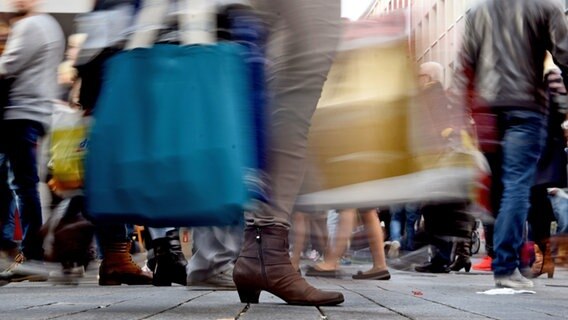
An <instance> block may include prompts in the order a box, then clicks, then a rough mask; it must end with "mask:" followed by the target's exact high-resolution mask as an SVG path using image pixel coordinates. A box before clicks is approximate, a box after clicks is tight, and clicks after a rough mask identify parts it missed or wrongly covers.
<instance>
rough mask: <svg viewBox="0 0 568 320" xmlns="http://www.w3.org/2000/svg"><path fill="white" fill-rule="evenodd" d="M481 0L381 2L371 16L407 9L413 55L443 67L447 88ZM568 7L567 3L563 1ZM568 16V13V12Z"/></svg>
mask: <svg viewBox="0 0 568 320" xmlns="http://www.w3.org/2000/svg"><path fill="white" fill-rule="evenodd" d="M478 1H479V0H379V1H377V3H375V6H374V8H372V10H371V11H370V12H369V14H370V15H381V14H387V13H389V12H392V11H395V10H406V11H408V14H409V15H410V30H411V39H410V46H411V51H412V54H413V56H414V58H415V60H416V62H417V63H418V64H420V63H423V62H428V61H435V62H439V63H441V64H442V65H443V66H444V74H445V81H444V83H445V85H446V86H448V85H449V84H450V80H451V75H452V71H453V69H454V66H455V60H456V56H457V51H458V49H459V44H460V42H461V37H462V31H463V24H464V17H465V14H466V13H467V11H468V10H469V9H470V8H471V7H472V6H473V5H474V4H475V3H476V2H478ZM562 2H563V3H564V5H565V7H566V8H568V0H562ZM567 13H568V12H567Z"/></svg>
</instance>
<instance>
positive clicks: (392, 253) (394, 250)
mask: <svg viewBox="0 0 568 320" xmlns="http://www.w3.org/2000/svg"><path fill="white" fill-rule="evenodd" d="M399 255H400V242H398V241H396V240H395V241H392V242H391V244H390V247H389V251H388V253H387V257H388V258H389V259H396V258H398V256H399Z"/></svg>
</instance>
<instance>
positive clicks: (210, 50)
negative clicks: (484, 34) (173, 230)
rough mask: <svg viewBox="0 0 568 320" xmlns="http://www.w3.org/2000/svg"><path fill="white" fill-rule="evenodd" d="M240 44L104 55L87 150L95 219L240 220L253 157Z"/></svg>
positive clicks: (212, 222) (192, 222) (88, 186)
mask: <svg viewBox="0 0 568 320" xmlns="http://www.w3.org/2000/svg"><path fill="white" fill-rule="evenodd" d="M245 52H246V51H245V49H244V48H243V47H242V46H240V45H238V44H233V43H220V44H216V45H208V46H176V45H167V44H166V45H155V46H154V47H153V48H150V49H135V50H132V51H127V52H122V53H119V54H117V55H116V56H115V57H113V58H111V59H110V60H109V62H108V64H107V70H106V75H105V79H104V83H103V90H102V92H101V96H100V99H99V102H98V104H97V107H96V110H95V114H94V117H95V122H94V125H93V127H92V132H91V134H90V142H89V143H90V145H89V152H88V155H87V158H86V181H85V183H86V194H87V201H88V203H87V204H88V209H89V213H90V215H91V216H92V217H93V218H94V219H97V220H104V221H112V222H121V223H134V224H141V225H147V226H155V227H161V226H206V225H230V224H237V223H240V222H242V217H243V207H244V206H245V204H246V203H247V200H248V191H247V188H246V186H245V183H244V175H245V171H246V168H247V167H251V166H253V165H254V163H255V160H254V158H255V157H256V152H255V144H254V143H253V142H254V137H253V131H254V130H252V129H251V126H252V124H251V119H252V118H253V117H252V115H251V106H250V102H251V99H252V98H251V90H250V88H251V84H250V75H249V69H248V67H247V66H246V64H245V62H244V54H245Z"/></svg>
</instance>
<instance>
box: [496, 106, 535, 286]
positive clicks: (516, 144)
mask: <svg viewBox="0 0 568 320" xmlns="http://www.w3.org/2000/svg"><path fill="white" fill-rule="evenodd" d="M502 116H503V119H502V124H503V127H504V128H505V130H504V136H503V139H502V147H503V164H502V170H503V172H502V181H503V197H502V199H501V208H500V210H499V215H498V217H497V220H496V222H495V233H494V250H495V258H494V259H493V272H494V275H495V279H496V284H497V285H508V284H503V283H501V282H502V281H501V279H502V278H505V277H509V276H511V275H513V273H515V275H516V273H517V272H518V271H517V269H518V267H519V263H520V257H519V254H520V250H521V247H522V245H523V228H524V224H525V222H526V221H527V215H528V210H529V196H530V188H531V186H532V184H533V183H534V177H535V172H536V165H537V161H538V158H539V156H540V152H541V150H542V145H543V140H544V139H543V137H544V129H545V124H544V115H541V114H538V113H535V112H531V111H506V112H504V113H503V115H502ZM516 278H518V277H515V279H516ZM521 280H522V279H521ZM524 280H526V279H524ZM529 282H530V281H529ZM529 282H527V283H526V285H527V286H529V285H532V283H530V284H529Z"/></svg>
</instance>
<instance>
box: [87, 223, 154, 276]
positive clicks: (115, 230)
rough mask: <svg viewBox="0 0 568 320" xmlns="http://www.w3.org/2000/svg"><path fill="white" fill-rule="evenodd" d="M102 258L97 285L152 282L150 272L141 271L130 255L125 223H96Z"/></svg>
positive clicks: (130, 241) (129, 243)
mask: <svg viewBox="0 0 568 320" xmlns="http://www.w3.org/2000/svg"><path fill="white" fill-rule="evenodd" d="M95 225H96V228H97V229H96V234H97V236H98V238H99V243H100V244H101V249H102V254H103V260H102V261H101V265H100V268H99V285H102V286H111V285H121V284H128V285H144V284H152V274H151V273H149V272H145V271H142V269H141V268H140V267H139V266H138V265H137V264H136V263H134V261H133V260H132V256H131V255H130V248H131V245H132V240H130V239H129V238H128V234H127V230H126V225H124V224H106V223H96V224H95Z"/></svg>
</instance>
